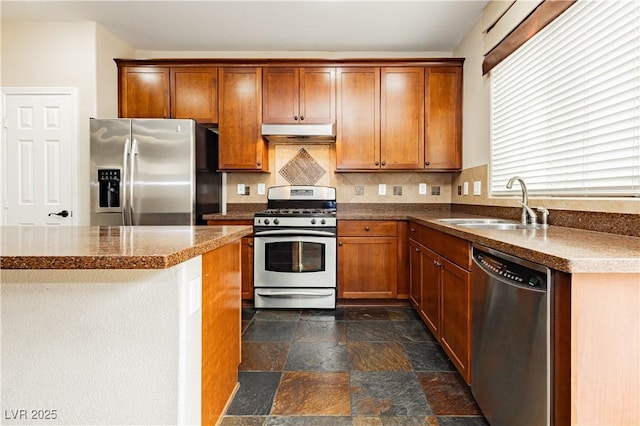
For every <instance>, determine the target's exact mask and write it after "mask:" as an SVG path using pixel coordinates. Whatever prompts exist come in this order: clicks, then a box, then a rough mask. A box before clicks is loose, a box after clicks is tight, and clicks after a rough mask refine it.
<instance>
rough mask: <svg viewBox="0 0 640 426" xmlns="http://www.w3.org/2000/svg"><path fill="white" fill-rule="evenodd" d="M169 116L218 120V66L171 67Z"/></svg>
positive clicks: (208, 121)
mask: <svg viewBox="0 0 640 426" xmlns="http://www.w3.org/2000/svg"><path fill="white" fill-rule="evenodd" d="M171 117H173V118H193V119H194V120H196V121H198V122H201V123H217V122H218V68H215V67H171Z"/></svg>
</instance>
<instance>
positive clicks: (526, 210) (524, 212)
mask: <svg viewBox="0 0 640 426" xmlns="http://www.w3.org/2000/svg"><path fill="white" fill-rule="evenodd" d="M515 181H518V183H520V188H521V189H522V202H520V204H521V205H522V216H521V218H520V221H521V222H522V224H523V225H526V224H527V215H529V217H530V218H531V224H532V225H535V224H537V222H538V218H537V217H536V213H535V212H534V211H533V210H531V208H530V207H529V205H528V204H527V203H528V202H529V194H528V193H527V185H525V183H524V180H522V178H521V177H520V176H514V177H512V178H511V179H509V182H507V189H511V188H512V187H513V183H514V182H515Z"/></svg>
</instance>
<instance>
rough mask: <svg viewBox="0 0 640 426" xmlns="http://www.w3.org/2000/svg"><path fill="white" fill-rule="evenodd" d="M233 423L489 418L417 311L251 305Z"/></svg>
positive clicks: (319, 424)
mask: <svg viewBox="0 0 640 426" xmlns="http://www.w3.org/2000/svg"><path fill="white" fill-rule="evenodd" d="M242 345H243V346H242V363H241V364H240V377H239V381H240V389H239V390H238V392H237V394H236V396H235V398H234V400H233V401H232V403H231V405H230V406H229V408H228V410H227V413H226V415H225V417H224V418H223V420H222V425H223V426H234V425H269V426H271V425H273V426H275V425H308V426H324V425H326V426H341V425H354V426H368V425H398V426H400V425H441V426H454V425H460V426H480V425H487V422H486V420H485V419H484V417H483V416H482V414H481V413H480V410H479V408H478V406H477V405H476V403H475V401H474V399H473V396H472V395H471V392H470V390H469V387H468V386H467V385H466V383H465V382H464V380H463V379H462V377H460V375H459V374H458V373H457V371H456V369H455V367H454V366H453V365H452V364H451V362H450V361H449V359H448V358H447V356H446V354H445V353H444V352H443V351H442V349H441V348H440V346H439V345H438V344H437V343H436V341H435V339H434V337H433V336H432V334H431V333H430V332H429V330H428V329H427V328H426V327H425V326H424V324H423V323H422V321H421V320H420V318H419V317H418V316H417V315H416V314H415V312H414V311H413V309H411V308H404V307H388V308H385V307H345V308H337V309H336V310H255V309H249V308H245V309H244V310H243V335H242Z"/></svg>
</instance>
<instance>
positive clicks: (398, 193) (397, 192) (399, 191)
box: [393, 185, 402, 195]
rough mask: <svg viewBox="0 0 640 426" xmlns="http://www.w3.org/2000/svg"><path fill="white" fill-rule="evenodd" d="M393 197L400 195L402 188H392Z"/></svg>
mask: <svg viewBox="0 0 640 426" xmlns="http://www.w3.org/2000/svg"><path fill="white" fill-rule="evenodd" d="M393 195H402V187H401V186H396V185H394V186H393Z"/></svg>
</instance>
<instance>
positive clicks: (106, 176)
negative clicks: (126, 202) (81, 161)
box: [98, 169, 120, 208]
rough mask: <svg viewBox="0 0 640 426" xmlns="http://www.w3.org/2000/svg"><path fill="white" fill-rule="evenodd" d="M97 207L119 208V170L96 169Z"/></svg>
mask: <svg viewBox="0 0 640 426" xmlns="http://www.w3.org/2000/svg"><path fill="white" fill-rule="evenodd" d="M98 183H99V191H100V196H99V207H100V208H114V207H115V208H118V207H120V169H98Z"/></svg>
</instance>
